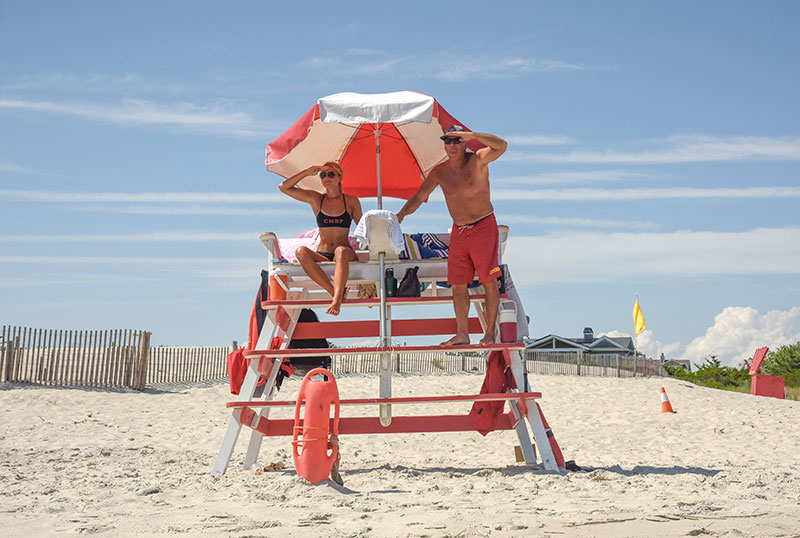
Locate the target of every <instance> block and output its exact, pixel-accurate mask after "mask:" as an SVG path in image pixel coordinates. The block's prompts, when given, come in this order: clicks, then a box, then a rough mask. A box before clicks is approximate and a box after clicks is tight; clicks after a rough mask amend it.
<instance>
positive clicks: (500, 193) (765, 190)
mask: <svg viewBox="0 0 800 538" xmlns="http://www.w3.org/2000/svg"><path fill="white" fill-rule="evenodd" d="M798 196H800V187H731V188H726V187H722V188H695V187H664V188H650V187H642V188H634V189H589V188H573V189H535V190H523V189H492V199H493V200H517V201H519V200H561V201H575V200H616V201H620V200H665V199H700V198H744V199H748V198H796V197H798Z"/></svg>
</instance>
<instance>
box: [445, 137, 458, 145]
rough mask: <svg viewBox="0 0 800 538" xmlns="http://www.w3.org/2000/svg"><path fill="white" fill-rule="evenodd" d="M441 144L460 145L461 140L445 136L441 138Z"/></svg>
mask: <svg viewBox="0 0 800 538" xmlns="http://www.w3.org/2000/svg"><path fill="white" fill-rule="evenodd" d="M442 142H444V143H445V144H460V143H461V139H460V138H459V137H457V136H447V137H445V138H442Z"/></svg>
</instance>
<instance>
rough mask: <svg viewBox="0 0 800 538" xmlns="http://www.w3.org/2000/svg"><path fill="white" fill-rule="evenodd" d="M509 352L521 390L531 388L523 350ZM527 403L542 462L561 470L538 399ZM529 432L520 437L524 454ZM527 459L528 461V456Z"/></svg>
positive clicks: (545, 466)
mask: <svg viewBox="0 0 800 538" xmlns="http://www.w3.org/2000/svg"><path fill="white" fill-rule="evenodd" d="M507 353H508V355H507V357H508V359H509V363H510V365H511V373H512V374H513V375H514V381H516V382H517V387H519V390H521V391H527V390H529V389H530V387H528V386H527V385H528V383H527V376H526V375H525V363H523V362H522V352H520V351H511V352H507ZM525 404H526V407H527V408H528V413H527V417H528V423H529V424H530V426H531V431H532V432H533V438H534V440H535V441H536V446H537V447H539V454H541V456H542V464H543V465H544V468H545V469H546V470H548V471H555V472H559V469H558V464H557V463H556V458H555V455H554V454H553V449H552V448H551V447H550V440H549V439H548V438H547V433H546V432H545V429H544V424H543V423H542V418H541V417H540V416H539V412H538V411H537V409H536V400H526V401H525ZM522 423H523V421H520V424H522ZM518 426H519V424H518ZM517 434H518V435H519V429H518V430H517ZM527 434H528V430H527V428H525V439H523V438H522V437H520V439H519V441H520V443H521V446H522V450H523V454H524V453H525V448H526V447H530V438H529V437H528V435H527ZM534 458H535V456H534ZM525 461H526V462H527V456H526V460H525Z"/></svg>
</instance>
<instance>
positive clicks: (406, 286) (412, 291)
mask: <svg viewBox="0 0 800 538" xmlns="http://www.w3.org/2000/svg"><path fill="white" fill-rule="evenodd" d="M417 271H419V267H418V266H414V267H409V268H408V269H406V274H405V276H404V277H403V280H401V281H400V285H399V286H398V287H397V296H398V297H419V295H420V291H421V289H422V286H420V284H419V278H418V277H417Z"/></svg>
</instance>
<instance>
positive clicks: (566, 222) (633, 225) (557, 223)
mask: <svg viewBox="0 0 800 538" xmlns="http://www.w3.org/2000/svg"><path fill="white" fill-rule="evenodd" d="M498 218H499V219H500V221H501V223H503V224H505V223H508V224H514V223H519V224H539V225H543V226H548V227H561V228H592V229H610V230H613V229H624V230H655V229H656V228H658V226H657V225H656V224H655V223H654V222H648V221H641V220H614V219H582V218H577V217H538V216H531V215H513V214H507V213H503V214H501V215H499V216H498ZM518 232H519V230H515V233H518ZM523 233H524V232H523Z"/></svg>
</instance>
